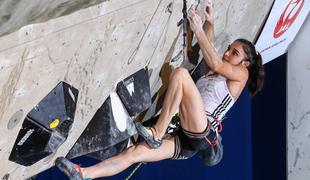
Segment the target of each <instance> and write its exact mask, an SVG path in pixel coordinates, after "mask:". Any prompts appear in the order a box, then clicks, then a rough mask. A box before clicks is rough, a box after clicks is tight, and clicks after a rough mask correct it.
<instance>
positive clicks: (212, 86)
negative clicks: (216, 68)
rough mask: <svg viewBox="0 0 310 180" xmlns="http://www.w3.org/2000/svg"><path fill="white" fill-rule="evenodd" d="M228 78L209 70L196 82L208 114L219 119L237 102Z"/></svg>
mask: <svg viewBox="0 0 310 180" xmlns="http://www.w3.org/2000/svg"><path fill="white" fill-rule="evenodd" d="M226 80H227V79H226V78H225V77H223V76H221V75H219V74H215V73H214V72H209V73H208V74H206V75H204V76H202V77H201V78H199V80H198V81H197V82H196V86H197V88H198V90H199V92H200V94H201V96H202V99H203V101H204V104H205V111H206V113H207V115H208V116H211V117H212V118H214V119H217V120H219V121H221V120H222V118H223V117H224V115H225V114H226V112H227V111H228V110H229V109H230V108H231V107H232V106H233V104H234V102H235V101H234V99H233V97H232V95H231V94H230V92H229V89H228V87H227V83H226ZM211 121H212V120H211Z"/></svg>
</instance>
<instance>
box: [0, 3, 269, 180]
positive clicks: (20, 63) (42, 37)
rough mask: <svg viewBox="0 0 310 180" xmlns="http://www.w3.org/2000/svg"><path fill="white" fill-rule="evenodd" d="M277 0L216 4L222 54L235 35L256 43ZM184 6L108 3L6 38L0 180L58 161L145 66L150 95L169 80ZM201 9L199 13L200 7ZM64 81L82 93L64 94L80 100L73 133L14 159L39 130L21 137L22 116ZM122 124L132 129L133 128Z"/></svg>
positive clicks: (2, 45) (0, 80) (0, 51)
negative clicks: (28, 160) (167, 66)
mask: <svg viewBox="0 0 310 180" xmlns="http://www.w3.org/2000/svg"><path fill="white" fill-rule="evenodd" d="M272 2H273V1H270V0H264V1H259V2H257V1H255V0H250V1H245V0H238V1H233V0H230V1H224V0H221V1H217V2H216V3H215V18H216V25H215V35H216V47H217V48H218V50H219V52H223V50H224V49H225V48H226V47H227V44H228V43H229V42H231V41H232V40H233V39H235V38H237V37H245V38H248V39H250V40H253V39H254V38H255V37H256V35H257V33H258V31H259V29H260V27H261V26H262V24H263V21H264V19H265V17H266V14H267V13H268V11H269V9H270V7H271V4H272ZM191 4H198V1H194V0H191V1H190V0H188V7H189V6H190V5H191ZM182 7H183V4H182V1H180V0H146V1H144V0H110V1H106V2H103V3H101V4H98V5H95V6H91V7H89V8H86V9H82V10H79V11H76V12H74V13H71V14H69V15H67V16H61V17H58V18H56V19H50V20H48V21H46V22H42V23H40V24H29V25H26V26H23V27H22V28H21V29H19V30H17V29H16V31H15V32H13V31H14V30H13V31H12V32H13V33H11V34H7V35H5V36H2V37H1V38H0V128H1V131H0V137H1V138H0V160H1V162H2V163H1V169H0V178H3V179H21V178H22V179H24V178H27V177H31V176H33V175H35V174H37V173H39V172H41V171H43V170H45V169H47V168H49V167H51V166H53V162H54V160H55V158H56V157H58V156H65V155H66V154H67V153H68V152H69V151H70V149H71V148H72V147H73V146H74V144H75V142H76V141H77V140H78V138H79V137H80V135H81V134H82V133H83V131H84V130H85V128H86V127H87V125H88V123H89V122H90V121H91V120H92V119H93V117H94V115H95V114H96V112H97V111H98V109H100V107H102V105H103V104H104V102H105V101H106V100H107V98H108V97H109V96H110V94H111V93H113V92H115V91H116V89H117V84H118V83H119V82H121V81H122V80H124V79H126V78H127V77H129V76H130V75H132V74H134V73H135V72H137V71H138V70H140V69H142V68H145V67H147V69H148V76H149V86H150V93H151V96H152V97H153V96H154V95H155V94H156V92H157V91H158V90H159V89H160V87H161V86H162V78H167V77H161V76H159V75H160V72H161V70H162V68H163V64H164V63H169V62H170V60H171V59H172V58H174V57H176V56H177V55H178V54H179V52H180V50H181V40H182V38H181V37H180V35H181V28H180V27H178V26H177V22H179V21H180V20H181V18H182V14H181V10H182ZM198 10H199V11H200V14H201V4H199V6H198ZM40 22H41V21H40ZM177 61H182V59H178V58H177ZM179 64H181V63H179ZM162 73H163V72H162ZM166 76H167V75H166ZM60 82H65V83H67V84H68V85H69V86H68V87H71V91H72V90H73V89H76V90H77V91H78V96H75V95H72V94H71V95H70V90H67V91H66V92H67V96H66V98H71V99H72V100H73V99H74V102H76V107H75V110H74V117H73V116H72V117H71V119H70V121H72V122H73V123H72V124H71V126H70V127H69V128H68V129H67V133H68V136H67V137H65V139H64V141H63V142H62V143H61V144H60V146H59V147H57V148H56V150H55V151H54V152H51V153H49V155H48V156H46V157H44V158H43V159H41V160H39V161H38V162H35V163H33V164H31V165H29V164H24V165H21V164H18V163H16V162H13V161H11V160H9V156H10V154H11V153H12V152H13V150H14V149H13V147H15V146H14V144H16V143H17V144H20V145H23V144H24V143H25V142H27V139H28V138H29V137H31V135H32V134H33V132H34V131H32V130H31V128H30V130H28V131H26V132H24V133H25V134H24V135H23V136H22V137H21V138H20V140H19V141H16V139H17V138H18V134H19V132H20V131H21V130H22V129H21V128H22V127H24V126H23V124H24V122H25V121H24V120H25V119H26V118H27V117H32V116H29V112H31V111H32V110H38V107H41V106H40V104H39V102H40V101H41V100H42V99H43V98H44V97H46V96H47V95H48V94H49V93H50V92H51V91H52V90H53V89H54V88H55V87H56V86H57V85H58V84H59V83H60ZM69 89H70V88H69ZM155 98H156V97H155ZM38 105H39V106H38ZM68 108H70V107H67V106H66V107H65V109H66V110H68ZM39 109H40V108H39ZM41 110H42V109H41ZM64 117H65V116H64ZM50 118H51V122H50V123H49V124H48V126H47V127H46V128H47V129H48V128H50V129H53V128H57V125H58V124H57V123H58V121H57V118H56V117H50ZM60 122H61V121H60ZM35 123H37V125H42V124H40V122H39V121H35ZM125 128H127V130H128V132H129V129H131V126H125ZM130 132H132V131H130ZM129 134H130V133H129ZM112 141H113V139H112ZM36 143H38V144H40V141H36ZM34 145H35V144H34ZM15 148H16V147H15Z"/></svg>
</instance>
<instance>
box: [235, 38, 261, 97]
mask: <svg viewBox="0 0 310 180" xmlns="http://www.w3.org/2000/svg"><path fill="white" fill-rule="evenodd" d="M235 41H237V42H240V43H242V45H243V46H242V47H243V50H244V52H245V56H246V57H245V58H246V60H247V61H249V62H250V65H249V66H248V67H247V68H248V70H249V79H248V90H249V93H250V96H254V95H255V94H256V93H257V92H258V91H260V90H261V89H262V88H263V85H264V79H265V70H264V66H263V63H262V56H261V55H260V53H259V52H258V51H257V50H256V48H255V45H254V44H253V43H252V42H250V41H248V40H246V39H237V40H235Z"/></svg>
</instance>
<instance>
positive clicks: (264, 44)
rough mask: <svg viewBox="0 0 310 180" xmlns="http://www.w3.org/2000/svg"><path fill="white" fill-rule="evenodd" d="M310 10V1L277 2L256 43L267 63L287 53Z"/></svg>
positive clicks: (276, 0)
mask: <svg viewBox="0 0 310 180" xmlns="http://www.w3.org/2000/svg"><path fill="white" fill-rule="evenodd" d="M309 10H310V0H275V2H274V5H273V7H272V10H271V12H270V15H269V17H268V19H267V21H266V24H265V26H264V28H263V31H262V33H261V34H260V36H259V38H258V41H257V43H256V48H257V50H258V51H259V52H260V53H261V55H262V57H263V63H267V62H269V61H271V60H273V59H275V58H277V57H279V56H281V55H282V54H284V53H285V52H286V51H287V48H288V46H289V44H290V43H291V42H292V41H293V40H294V38H295V36H296V34H297V33H298V30H299V29H300V27H301V25H302V24H303V22H304V20H305V19H306V17H307V15H308V13H309Z"/></svg>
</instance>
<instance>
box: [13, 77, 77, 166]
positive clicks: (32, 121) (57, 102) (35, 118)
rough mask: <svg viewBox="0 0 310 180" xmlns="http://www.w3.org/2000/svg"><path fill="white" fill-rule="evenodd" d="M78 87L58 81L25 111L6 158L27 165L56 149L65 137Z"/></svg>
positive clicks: (71, 118) (71, 120) (72, 113)
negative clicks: (30, 108)
mask: <svg viewBox="0 0 310 180" xmlns="http://www.w3.org/2000/svg"><path fill="white" fill-rule="evenodd" d="M77 99H78V90H77V89H76V88H74V87H72V86H71V85H69V84H67V83H65V82H60V83H59V84H58V85H57V86H56V87H55V88H54V89H53V90H52V91H51V92H49V94H48V95H47V96H45V97H44V98H43V99H42V100H41V101H40V102H39V103H38V104H37V105H36V106H35V107H34V108H32V110H31V111H30V112H29V113H28V114H27V116H26V118H25V119H24V122H23V124H22V128H21V129H20V131H19V134H18V136H17V139H16V141H15V144H14V147H13V149H12V151H11V154H10V157H9V160H10V161H13V162H16V163H18V164H21V165H24V166H30V165H32V164H34V163H36V162H37V161H39V160H41V159H43V158H44V157H46V156H48V155H50V154H52V153H53V152H55V151H56V150H57V149H58V147H59V146H60V145H61V144H62V143H63V142H64V141H65V140H66V138H67V137H68V133H69V130H70V128H71V125H72V123H73V120H74V115H75V109H76V103H77Z"/></svg>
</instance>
